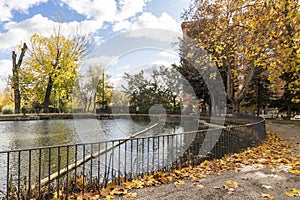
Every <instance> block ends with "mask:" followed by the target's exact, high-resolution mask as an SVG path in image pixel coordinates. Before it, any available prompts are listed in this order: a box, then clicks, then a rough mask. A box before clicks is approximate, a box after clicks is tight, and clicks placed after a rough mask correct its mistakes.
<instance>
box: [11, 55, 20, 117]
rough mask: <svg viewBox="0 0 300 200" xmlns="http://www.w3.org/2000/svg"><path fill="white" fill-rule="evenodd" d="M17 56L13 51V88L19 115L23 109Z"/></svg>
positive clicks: (16, 112)
mask: <svg viewBox="0 0 300 200" xmlns="http://www.w3.org/2000/svg"><path fill="white" fill-rule="evenodd" d="M16 58H17V54H16V53H15V52H14V51H13V52H12V62H13V63H12V64H13V67H12V71H13V80H12V84H13V88H14V103H15V114H19V113H20V111H21V109H20V107H21V96H20V89H19V71H18V66H17V63H16Z"/></svg>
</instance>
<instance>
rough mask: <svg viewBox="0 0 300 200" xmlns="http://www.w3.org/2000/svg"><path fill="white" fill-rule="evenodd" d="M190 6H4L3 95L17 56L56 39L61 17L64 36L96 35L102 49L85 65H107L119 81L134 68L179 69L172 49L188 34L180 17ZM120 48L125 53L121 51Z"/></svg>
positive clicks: (33, 0) (41, 2)
mask: <svg viewBox="0 0 300 200" xmlns="http://www.w3.org/2000/svg"><path fill="white" fill-rule="evenodd" d="M188 4H189V0H22V1H20V0H1V1H0V91H1V90H3V88H4V87H5V86H6V80H7V77H8V75H10V74H11V71H12V70H11V65H12V64H11V52H12V50H14V49H15V48H16V47H17V45H20V44H21V43H22V42H27V43H29V38H30V36H31V35H32V34H33V33H40V34H42V35H44V36H48V35H50V34H51V33H52V32H53V27H54V26H55V25H57V17H59V18H60V21H61V23H62V27H63V33H64V34H66V35H70V34H72V31H74V30H77V29H78V28H79V30H80V31H83V32H86V33H89V34H91V35H92V37H93V40H94V41H95V42H96V44H97V45H96V46H95V49H94V52H93V53H91V55H89V57H88V58H86V60H85V65H93V64H95V63H97V64H99V63H100V64H102V65H103V66H104V67H106V68H107V71H109V73H111V74H112V77H113V80H114V81H118V77H120V76H121V74H122V73H124V72H125V71H127V72H128V71H134V70H133V68H134V67H138V66H145V65H147V64H148V65H149V64H150V65H151V64H165V65H168V64H171V63H174V62H176V61H178V55H176V53H174V52H175V51H176V48H174V46H172V45H170V43H172V42H173V41H175V40H176V38H177V36H180V35H181V34H182V33H181V27H180V24H181V19H180V15H181V13H182V12H183V10H184V9H186V8H187V7H188ZM177 34H178V35H177ZM120 40H121V41H122V42H121V43H120V42H119V43H117V41H120ZM126 42H127V43H126ZM133 43H134V44H135V45H132V44H133ZM163 43H164V44H163ZM105 44H109V45H106V46H105ZM147 45H148V46H149V47H148V46H147ZM120 46H122V47H123V51H118V49H122V48H120ZM120 54H121V55H120ZM18 55H19V54H18ZM83 69H84V68H83ZM108 69H109V70H108ZM121 69H123V71H122V70H121Z"/></svg>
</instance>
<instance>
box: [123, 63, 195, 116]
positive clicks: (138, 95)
mask: <svg viewBox="0 0 300 200" xmlns="http://www.w3.org/2000/svg"><path fill="white" fill-rule="evenodd" d="M145 71H147V72H145ZM123 79H124V80H125V81H126V83H127V84H126V85H123V89H124V92H125V93H126V94H127V95H128V96H129V103H130V109H131V111H135V108H136V107H139V108H140V111H141V112H143V113H146V112H148V111H149V109H150V108H151V107H152V106H153V105H155V104H160V105H162V106H163V107H164V108H165V109H167V110H169V111H172V110H173V111H175V107H177V108H178V106H179V105H178V103H179V102H178V101H179V97H180V96H182V95H183V94H187V93H190V94H191V93H192V92H193V91H192V89H191V88H190V87H189V84H188V83H187V82H186V81H185V80H183V77H182V76H181V74H180V73H178V71H177V70H176V69H175V68H168V67H164V66H159V67H157V68H150V69H146V70H141V71H140V72H138V73H136V74H129V73H125V74H124V76H123Z"/></svg>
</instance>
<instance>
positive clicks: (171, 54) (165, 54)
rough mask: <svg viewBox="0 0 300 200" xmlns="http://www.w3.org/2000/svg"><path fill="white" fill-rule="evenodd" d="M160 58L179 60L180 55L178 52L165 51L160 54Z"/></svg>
mask: <svg viewBox="0 0 300 200" xmlns="http://www.w3.org/2000/svg"><path fill="white" fill-rule="evenodd" d="M159 56H160V57H163V58H175V59H176V58H179V55H178V53H177V52H174V51H170V50H163V51H161V52H159Z"/></svg>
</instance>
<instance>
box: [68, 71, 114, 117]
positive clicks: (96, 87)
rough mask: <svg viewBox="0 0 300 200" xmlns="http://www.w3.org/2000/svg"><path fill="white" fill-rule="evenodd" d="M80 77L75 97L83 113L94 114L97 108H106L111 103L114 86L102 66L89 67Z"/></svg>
mask: <svg viewBox="0 0 300 200" xmlns="http://www.w3.org/2000/svg"><path fill="white" fill-rule="evenodd" d="M79 77H80V78H79V79H78V82H77V84H76V90H75V93H76V94H75V95H74V96H75V97H76V101H77V103H78V105H79V107H82V108H83V112H87V111H92V112H94V111H95V109H96V108H97V107H104V106H105V105H109V104H110V103H111V96H112V89H113V86H112V84H111V83H109V80H108V79H109V76H108V74H106V73H105V71H104V69H103V68H102V67H101V66H99V65H95V66H89V67H88V69H87V70H86V71H85V72H84V73H83V74H81V75H80V76H79ZM91 108H92V109H91Z"/></svg>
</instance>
